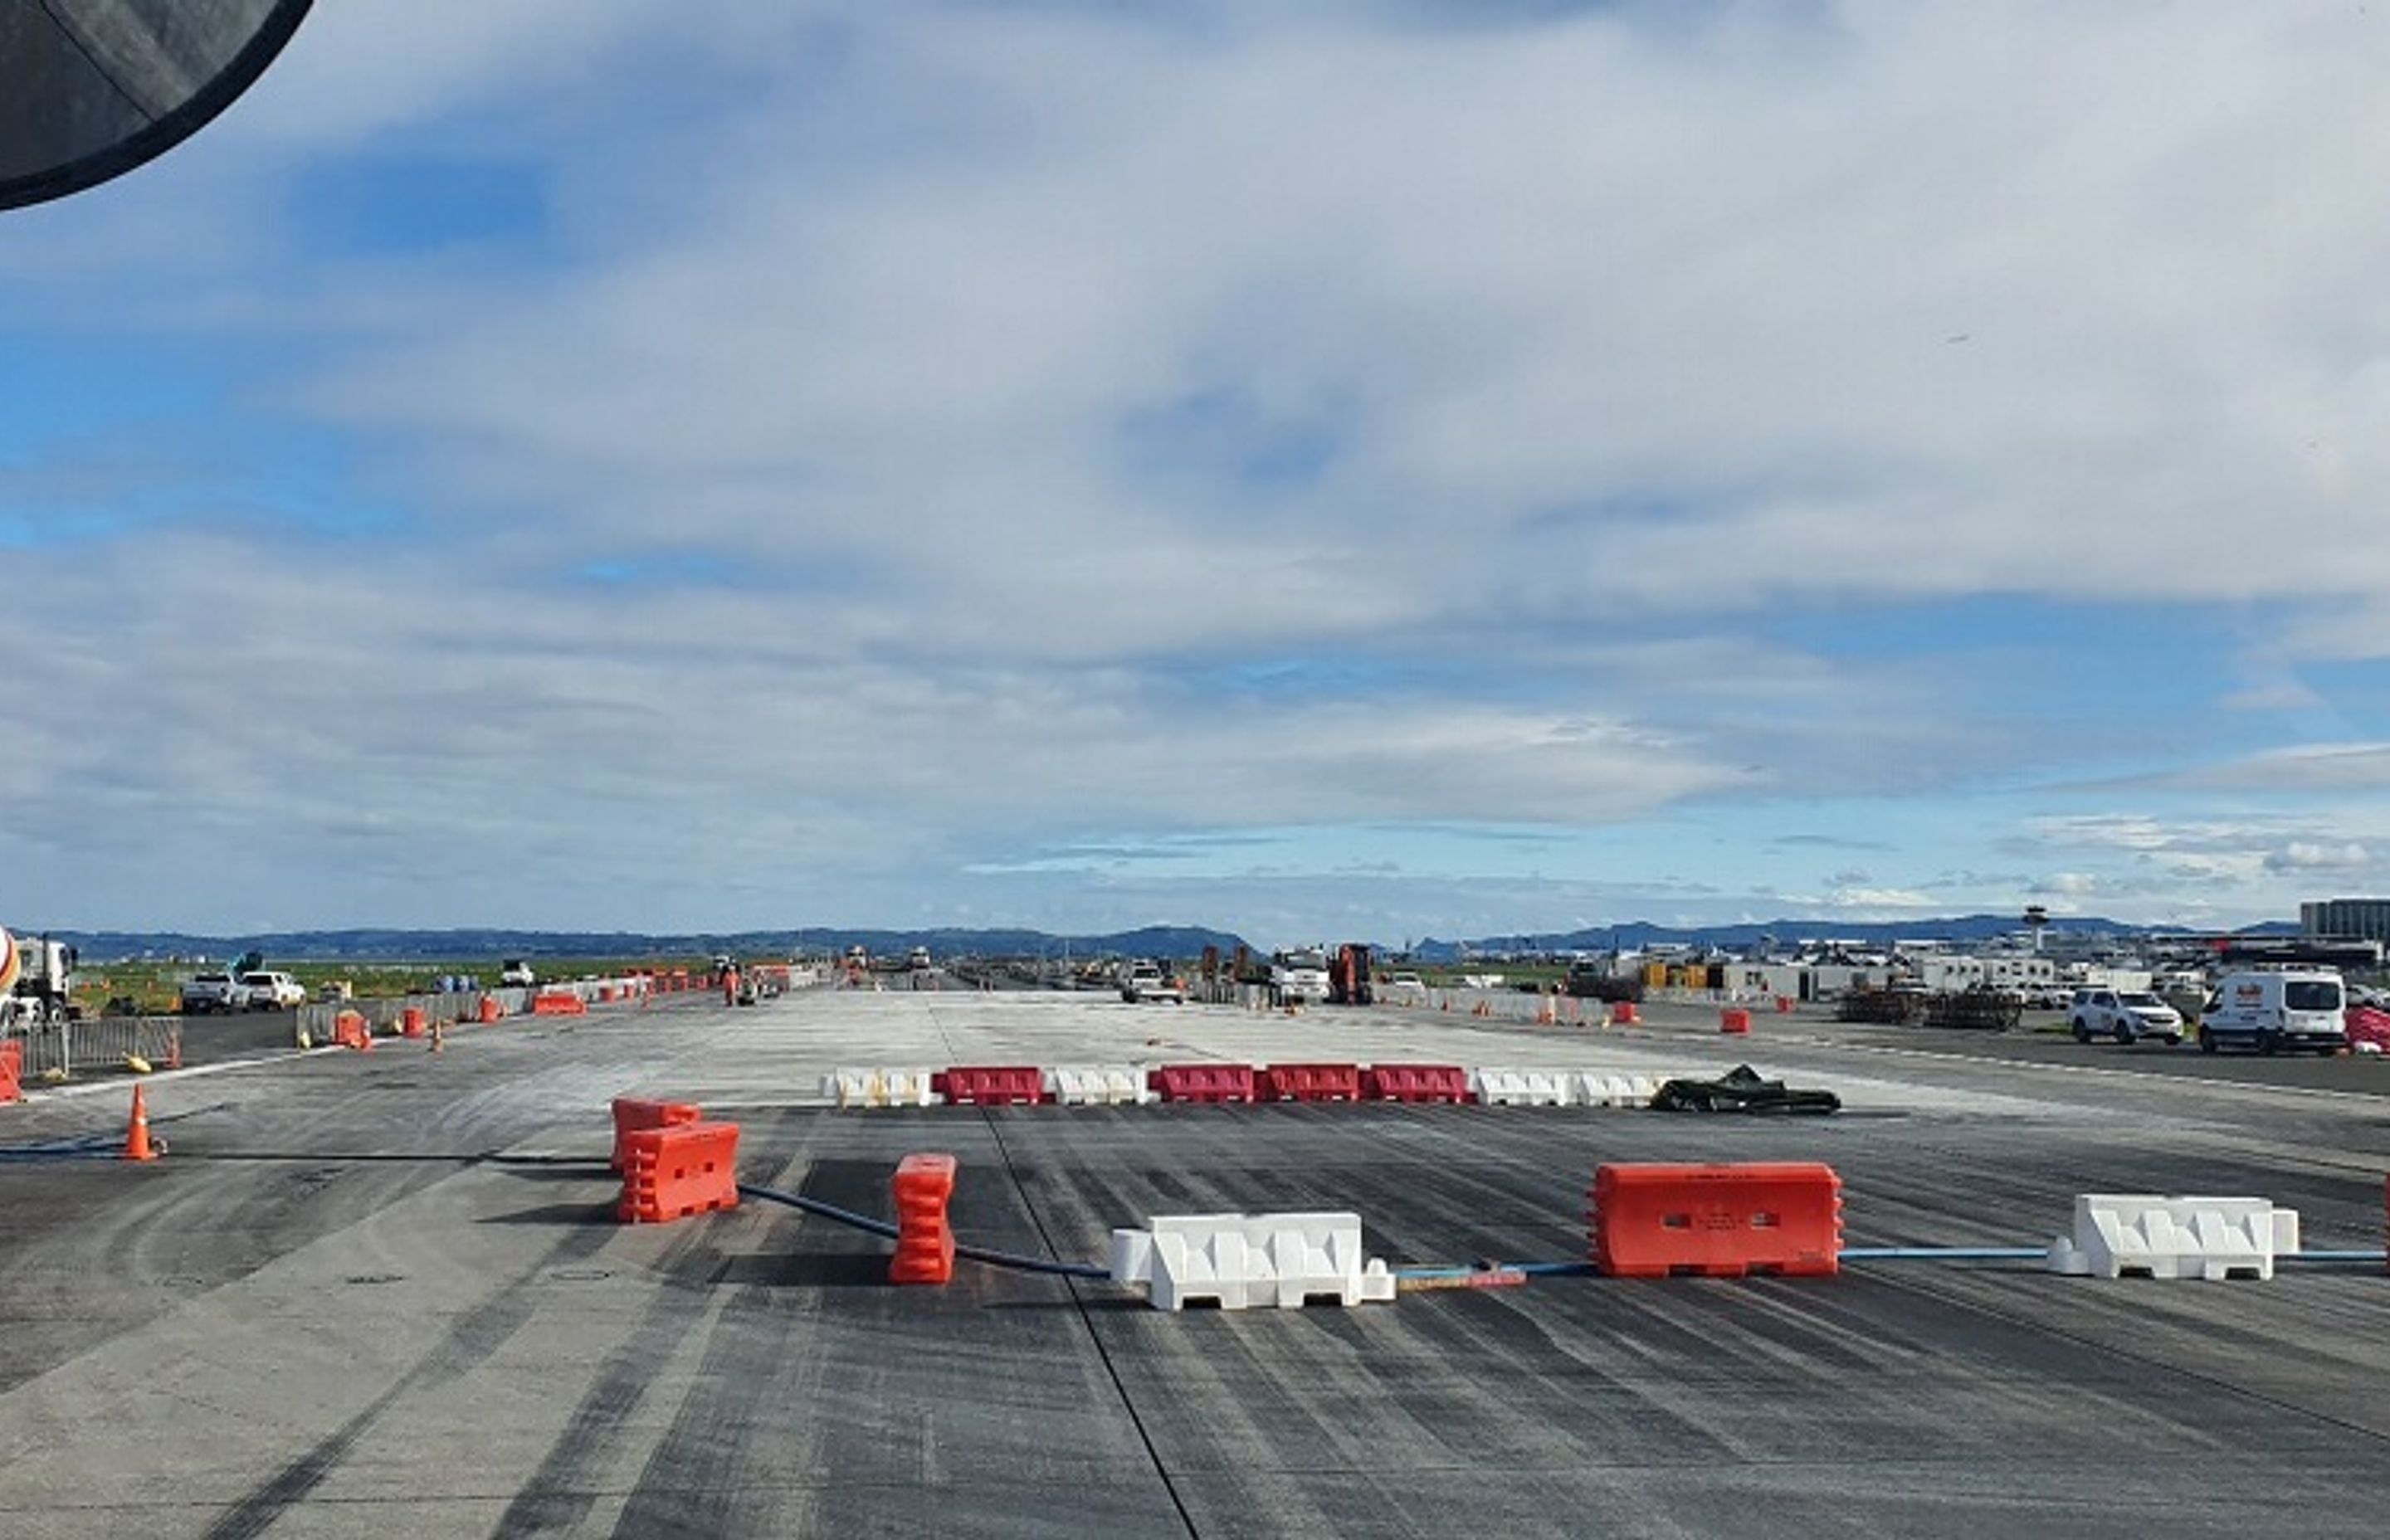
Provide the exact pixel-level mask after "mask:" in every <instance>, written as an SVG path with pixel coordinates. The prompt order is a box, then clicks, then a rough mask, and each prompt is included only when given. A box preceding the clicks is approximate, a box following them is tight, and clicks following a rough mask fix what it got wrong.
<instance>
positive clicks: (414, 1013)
mask: <svg viewBox="0 0 2390 1540" xmlns="http://www.w3.org/2000/svg"><path fill="white" fill-rule="evenodd" d="M398 1032H399V1035H400V1036H402V1037H420V1036H422V1035H423V1032H424V1027H423V1007H421V1006H408V1007H406V1008H405V1009H404V1010H402V1011H400V1012H399V1013H398Z"/></svg>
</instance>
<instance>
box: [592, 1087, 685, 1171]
mask: <svg viewBox="0 0 2390 1540" xmlns="http://www.w3.org/2000/svg"><path fill="white" fill-rule="evenodd" d="M704 1116H705V1114H704V1113H703V1112H701V1111H700V1110H698V1108H697V1104H696V1103H694V1102H687V1101H644V1100H640V1099H638V1098H636V1097H615V1098H614V1169H615V1170H616V1171H620V1170H622V1169H623V1153H624V1151H625V1150H626V1149H628V1148H629V1146H628V1144H627V1143H626V1141H627V1140H628V1139H629V1137H630V1136H632V1135H633V1134H636V1133H637V1132H639V1130H641V1129H643V1128H678V1127H681V1126H683V1125H684V1124H687V1123H698V1122H701V1121H702V1120H703V1119H704Z"/></svg>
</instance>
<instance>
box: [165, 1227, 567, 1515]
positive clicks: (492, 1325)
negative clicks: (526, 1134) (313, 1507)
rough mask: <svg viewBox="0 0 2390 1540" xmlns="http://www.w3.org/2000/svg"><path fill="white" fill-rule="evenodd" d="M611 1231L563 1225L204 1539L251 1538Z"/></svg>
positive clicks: (503, 1334) (502, 1333) (476, 1355)
mask: <svg viewBox="0 0 2390 1540" xmlns="http://www.w3.org/2000/svg"><path fill="white" fill-rule="evenodd" d="M611 1236H612V1232H611V1230H610V1229H609V1228H601V1227H599V1226H588V1227H586V1228H583V1229H573V1230H567V1231H566V1232H565V1233H564V1234H563V1235H562V1236H561V1237H560V1238H558V1240H557V1242H556V1244H555V1245H554V1246H551V1247H550V1248H548V1250H547V1251H546V1254H545V1255H544V1256H543V1257H542V1258H541V1259H540V1260H539V1262H538V1263H537V1264H535V1265H534V1266H533V1268H532V1269H531V1271H530V1272H528V1273H526V1274H524V1275H522V1276H521V1277H517V1278H516V1279H515V1280H514V1281H513V1282H512V1283H509V1284H508V1285H507V1286H506V1287H505V1288H503V1289H501V1290H498V1291H497V1292H496V1293H495V1294H493V1295H492V1296H491V1297H490V1298H488V1299H486V1300H483V1301H482V1303H479V1304H477V1305H475V1306H474V1307H473V1308H472V1309H470V1310H468V1311H466V1312H465V1313H464V1314H463V1315H459V1316H457V1317H456V1321H455V1322H454V1323H453V1324H452V1325H451V1326H450V1327H449V1329H448V1335H447V1337H446V1338H445V1340H443V1341H442V1342H441V1343H440V1345H439V1346H438V1347H436V1348H434V1349H433V1350H432V1351H431V1352H430V1354H426V1355H425V1356H424V1357H423V1358H422V1359H420V1360H419V1361H418V1363H417V1365H416V1367H414V1368H413V1369H410V1370H409V1371H408V1372H407V1373H406V1374H405V1375H404V1376H402V1377H401V1378H400V1379H399V1380H398V1382H397V1383H396V1384H394V1385H392V1387H391V1388H390V1389H388V1390H386V1391H384V1392H382V1393H381V1394H380V1395H378V1396H376V1397H375V1398H374V1399H373V1400H372V1401H371V1402H369V1403H368V1404H367V1405H366V1406H365V1407H364V1409H363V1410H361V1411H359V1412H358V1413H357V1414H356V1415H355V1416H354V1417H352V1418H349V1420H348V1421H346V1422H344V1423H342V1424H341V1426H340V1427H339V1428H337V1429H335V1430H334V1431H331V1432H330V1433H328V1434H326V1435H325V1436H324V1437H323V1438H322V1439H320V1440H318V1441H317V1442H316V1443H315V1445H314V1446H313V1447H312V1448H310V1449H309V1450H308V1451H307V1452H306V1453H305V1454H303V1455H302V1456H300V1457H298V1458H297V1459H295V1460H292V1461H291V1462H290V1463H289V1465H287V1466H285V1467H283V1469H281V1470H280V1471H278V1472H276V1474H275V1475H274V1476H272V1477H271V1478H269V1479H268V1480H266V1481H265V1482H261V1483H260V1484H259V1485H258V1486H257V1487H256V1488H255V1489H254V1490H253V1491H251V1494H250V1495H249V1496H247V1497H246V1498H244V1499H242V1500H241V1501H240V1502H239V1503H238V1504H237V1505H236V1506H234V1507H233V1508H231V1509H229V1510H228V1511H226V1512H225V1515H224V1516H223V1517H222V1518H220V1519H218V1520H217V1521H216V1522H215V1523H214V1524H212V1526H210V1527H209V1529H208V1531H207V1536H206V1540H254V1537H255V1536H257V1535H260V1534H264V1533H265V1531H266V1529H267V1528H268V1527H269V1526H270V1525H272V1524H273V1523H274V1522H275V1521H276V1520H278V1519H280V1518H281V1517H282V1515H283V1514H284V1513H286V1512H288V1511H289V1509H290V1508H293V1507H294V1506H296V1505H298V1504H300V1503H302V1502H304V1501H305V1500H306V1498H307V1496H308V1495H309V1494H311V1493H313V1492H314V1491H315V1488H316V1487H318V1486H320V1485H322V1484H323V1482H324V1481H325V1479H326V1478H327V1477H328V1476H330V1475H331V1474H332V1472H333V1471H335V1470H337V1469H340V1466H341V1461H343V1460H344V1459H346V1458H347V1457H348V1455H349V1452H350V1451H351V1450H352V1449H353V1448H354V1447H355V1446H356V1444H357V1442H358V1441H359V1440H360V1439H362V1438H363V1437H364V1436H365V1434H366V1432H367V1431H370V1430H371V1429H372V1427H373V1425H374V1423H375V1422H376V1421H377V1420H379V1418H380V1417H381V1416H382V1414H383V1413H384V1412H386V1411H388V1410H389V1409H390V1408H391V1406H392V1405H395V1404H396V1403H397V1401H398V1400H399V1398H400V1397H402V1396H405V1395H408V1394H411V1393H413V1392H418V1391H423V1390H430V1389H434V1388H436V1387H438V1386H441V1385H444V1384H446V1383H448V1382H449V1381H451V1380H455V1379H456V1378H457V1377H458V1376H460V1375H462V1374H465V1373H466V1372H468V1371H469V1370H470V1369H471V1368H473V1367H475V1366H476V1365H478V1364H480V1363H482V1361H483V1360H485V1359H487V1358H488V1357H490V1356H491V1355H492V1354H495V1353H496V1352H497V1351H498V1349H499V1348H501V1347H503V1346H505V1345H506V1342H507V1340H508V1338H510V1337H512V1336H513V1335H514V1334H515V1333H516V1332H517V1331H520V1329H521V1328H522V1327H523V1324H524V1323H525V1322H526V1321H529V1320H530V1319H531V1317H532V1315H533V1311H534V1310H536V1309H537V1303H536V1301H535V1300H534V1299H533V1297H532V1294H531V1289H530V1286H531V1283H532V1281H533V1279H535V1278H536V1277H538V1276H539V1275H540V1274H541V1273H542V1272H544V1271H546V1269H547V1268H550V1267H553V1266H557V1265H559V1264H572V1263H575V1262H585V1261H587V1260H588V1259H589V1258H591V1257H593V1256H595V1255H597V1254H598V1252H599V1251H603V1250H604V1249H605V1247H606V1243H607V1241H608V1240H609V1239H610V1238H611Z"/></svg>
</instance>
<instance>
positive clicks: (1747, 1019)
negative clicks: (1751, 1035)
mask: <svg viewBox="0 0 2390 1540" xmlns="http://www.w3.org/2000/svg"><path fill="white" fill-rule="evenodd" d="M1750 1030H1751V1012H1749V1011H1748V1010H1745V1009H1744V1008H1743V1007H1741V1006H1728V1007H1726V1008H1725V1009H1723V1010H1721V1011H1719V1012H1718V1031H1720V1032H1724V1033H1746V1032H1749V1031H1750Z"/></svg>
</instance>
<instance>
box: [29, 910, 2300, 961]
mask: <svg viewBox="0 0 2390 1540" xmlns="http://www.w3.org/2000/svg"><path fill="white" fill-rule="evenodd" d="M2023 929H2024V926H2023V925H2022V923H2020V921H2019V920H2018V919H2017V917H2015V916H2014V915H1966V916H1961V917H1957V918H1941V919H1913V920H1901V921H1898V922H1895V923H1861V922H1858V921H1855V920H1839V919H1824V920H1821V919H1777V920H1769V921H1767V922H1766V923H1764V924H1744V925H1708V926H1690V927H1688V926H1669V925H1653V924H1651V923H1650V922H1649V921H1645V920H1636V921H1633V922H1632V923H1629V924H1625V925H1603V926H1594V927H1590V928H1587V929H1585V930H1568V931H1547V932H1542V933H1538V934H1523V935H1512V936H1486V937H1483V938H1480V939H1478V940H1475V941H1465V942H1464V941H1435V940H1428V941H1422V942H1420V943H1417V944H1416V945H1414V946H1413V947H1412V949H1411V956H1414V957H1416V958H1417V959H1419V960H1420V961H1421V962H1428V963H1439V962H1458V961H1460V960H1461V959H1462V958H1463V957H1464V956H1478V955H1483V954H1486V953H1496V952H1512V953H1518V952H1606V951H1608V950H1610V949H1611V948H1613V947H1624V948H1626V949H1629V950H1633V949H1638V948H1641V947H1646V946H1650V945H1651V944H1652V943H1671V942H1672V943H1684V944H1687V945H1693V946H1716V947H1725V948H1735V949H1740V948H1748V947H1752V946H1756V945H1757V944H1759V943H1760V942H1761V941H1762V940H1763V939H1765V938H1773V939H1774V940H1776V941H1778V942H1780V943H1800V942H1814V941H1850V942H1857V943H1860V944H1862V945H1867V946H1886V945H1889V944H1891V943H1893V942H1895V941H1919V940H1928V939H1931V940H1939V941H1948V942H1957V943H1982V942H1985V941H1991V940H1995V939H1998V938H1999V937H2002V936H2010V935H2014V934H2015V933H2016V932H2017V931H2019V930H2023ZM2298 929H2299V928H2298V926H2297V925H2296V924H2294V923H2292V922H2290V921H2286V920H2269V921H2268V922H2266V923H2265V924H2262V925H2252V926H2246V927H2243V928H2242V929H2241V930H2236V931H2234V932H2233V934H2235V935H2242V936H2294V935H2296V934H2298ZM2049 930H2050V931H2051V932H2052V933H2055V934H2062V935H2076V936H2085V935H2088V936H2101V935H2110V936H2188V935H2195V934H2200V933H2201V932H2198V931H2193V930H2185V929H2183V928H2181V927H2179V926H2162V925H2161V926H2149V925H2127V924H2125V923H2123V922H2122V921H2119V920H2113V919H2101V918H2096V917H2085V916H2067V917H2064V918H2058V917H2053V918H2051V919H2050V921H2049ZM55 933H56V935H57V937H58V940H60V941H64V942H68V943H71V944H73V945H75V946H77V947H80V948H82V950H83V955H84V956H85V957H86V958H88V959H90V960H92V961H95V962H96V961H101V960H105V959H109V958H114V957H138V956H175V957H201V956H204V957H215V958H229V957H237V956H240V955H241V954H242V953H245V952H251V951H256V952H261V953H263V954H264V955H265V956H266V957H268V958H269V959H273V960H276V961H289V960H293V959H298V960H304V961H311V962H336V961H352V960H353V961H360V962H366V961H380V962H469V961H475V960H482V959H487V960H491V961H495V960H497V959H500V958H505V957H593V958H595V957H649V956H653V957H673V956H711V955H713V953H716V952H728V953H731V954H733V955H735V956H749V957H752V956H790V955H807V954H810V955H816V956H819V955H823V954H829V953H843V952H845V951H846V950H847V949H848V948H849V947H853V946H861V947H863V948H865V949H866V950H867V951H869V952H870V953H872V954H873V955H874V956H886V955H888V954H891V953H898V954H901V953H904V952H907V951H910V950H911V949H912V948H914V947H916V946H926V947H928V948H929V949H930V952H931V955H932V956H939V957H950V956H958V955H976V956H1049V957H1059V956H1062V955H1063V954H1064V953H1065V952H1067V953H1069V954H1070V955H1071V956H1075V957H1094V956H1122V957H1172V958H1187V957H1197V956H1202V953H1203V949H1204V948H1205V947H1207V946H1216V947H1218V948H1219V949H1220V951H1221V953H1222V954H1223V955H1224V956H1225V955H1227V954H1230V953H1233V952H1235V951H1236V949H1237V948H1238V947H1240V946H1241V945H1244V944H1245V943H1244V939H1243V938H1242V937H1240V936H1238V935H1236V934H1234V933H1233V932H1230V931H1227V930H1206V929H1204V928H1202V927H1200V926H1181V925H1149V926H1146V927H1143V928H1141V929H1139V930H1116V931H1112V932H1111V933H1109V934H1105V935H1086V936H1058V935H1054V934H1052V933H1050V932H1047V931H1044V930H960V929H954V928H942V929H936V930H838V929H834V928H830V927H825V926H811V927H807V928H805V929H803V930H724V931H713V930H708V931H683V932H678V933H674V934H663V935H657V934H649V933H646V932H640V931H629V930H278V931H272V932H267V933H263V934H259V935H247V936H197V935H190V934H187V933H185V932H182V931H172V930H80V931H79V930H61V931H58V932H55ZM1337 939H1342V938H1337ZM1382 949H1383V947H1382V943H1381V950H1382Z"/></svg>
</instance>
